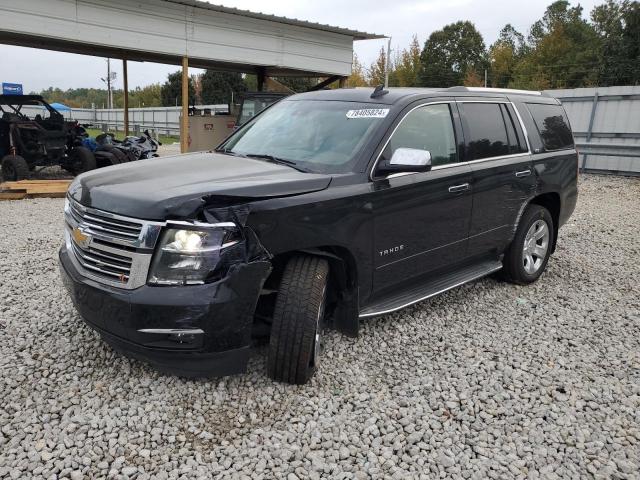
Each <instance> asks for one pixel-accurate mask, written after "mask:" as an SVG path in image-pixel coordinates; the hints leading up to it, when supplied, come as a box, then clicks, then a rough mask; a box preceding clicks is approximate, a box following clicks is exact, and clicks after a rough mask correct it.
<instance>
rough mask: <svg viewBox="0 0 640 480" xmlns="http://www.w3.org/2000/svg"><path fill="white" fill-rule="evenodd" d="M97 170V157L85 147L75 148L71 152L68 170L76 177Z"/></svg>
mask: <svg viewBox="0 0 640 480" xmlns="http://www.w3.org/2000/svg"><path fill="white" fill-rule="evenodd" d="M95 168H96V157H95V155H94V154H93V153H92V152H91V150H89V149H88V148H85V147H74V148H73V150H71V152H69V166H68V168H66V170H68V171H69V172H71V173H72V174H74V175H80V174H81V173H84V172H88V171H89V170H94V169H95Z"/></svg>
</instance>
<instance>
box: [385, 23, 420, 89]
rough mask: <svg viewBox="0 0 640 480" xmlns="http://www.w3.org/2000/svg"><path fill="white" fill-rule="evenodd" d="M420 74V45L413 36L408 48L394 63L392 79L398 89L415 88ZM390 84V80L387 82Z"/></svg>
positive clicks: (415, 36) (416, 37)
mask: <svg viewBox="0 0 640 480" xmlns="http://www.w3.org/2000/svg"><path fill="white" fill-rule="evenodd" d="M419 74H420V43H418V36H417V35H414V36H413V38H412V39H411V43H410V44H409V48H407V49H403V50H402V52H401V53H399V54H398V55H397V58H396V60H395V62H394V69H393V79H394V85H395V86H398V87H415V86H417V85H418V75H419ZM389 83H390V84H391V80H390V81H389Z"/></svg>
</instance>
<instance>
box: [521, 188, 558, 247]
mask: <svg viewBox="0 0 640 480" xmlns="http://www.w3.org/2000/svg"><path fill="white" fill-rule="evenodd" d="M529 203H533V204H536V205H540V206H541V207H544V208H546V209H547V210H549V213H550V214H551V218H552V219H553V245H552V246H551V251H552V252H554V251H555V250H556V243H557V241H558V228H559V227H558V224H559V222H560V195H558V194H557V193H554V192H551V193H543V194H542V195H538V196H537V197H535V198H534V199H533V200H531V202H529Z"/></svg>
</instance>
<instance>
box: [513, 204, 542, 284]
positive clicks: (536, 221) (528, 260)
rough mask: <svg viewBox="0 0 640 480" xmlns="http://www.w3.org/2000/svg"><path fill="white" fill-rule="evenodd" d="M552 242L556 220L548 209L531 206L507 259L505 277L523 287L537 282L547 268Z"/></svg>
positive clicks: (523, 217) (520, 225)
mask: <svg viewBox="0 0 640 480" xmlns="http://www.w3.org/2000/svg"><path fill="white" fill-rule="evenodd" d="M553 241H554V228H553V218H551V214H550V213H549V210H547V209H546V208H544V207H542V206H540V205H533V204H532V205H529V206H528V207H527V208H526V209H525V211H524V213H523V214H522V218H521V219H520V224H519V225H518V230H517V231H516V235H515V237H514V239H513V242H512V243H511V245H510V246H509V249H508V250H507V252H506V254H505V256H504V269H503V275H504V276H505V277H506V279H507V280H509V281H511V282H513V283H517V284H520V285H526V284H528V283H533V282H535V281H536V280H537V279H538V278H540V275H542V272H544V269H545V268H546V267H547V262H548V261H549V256H550V255H551V247H552V245H553Z"/></svg>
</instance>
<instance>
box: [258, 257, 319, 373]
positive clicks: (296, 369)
mask: <svg viewBox="0 0 640 480" xmlns="http://www.w3.org/2000/svg"><path fill="white" fill-rule="evenodd" d="M328 279H329V263H328V262H327V260H325V259H323V258H318V257H313V256H309V255H301V256H296V257H293V258H292V259H291V260H289V262H288V263H287V265H286V267H285V269H284V273H283V275H282V280H281V281H280V288H279V290H278V296H277V298H276V305H275V309H274V312H273V323H272V325H271V337H270V339H269V359H268V362H267V375H268V376H269V377H271V378H273V379H274V380H277V381H280V382H287V383H293V384H298V385H302V384H304V383H306V382H307V381H308V380H309V379H310V378H311V376H312V375H313V374H314V372H315V370H316V368H317V367H318V359H319V354H320V343H321V342H320V340H321V333H322V328H323V326H324V321H323V320H324V313H325V304H326V302H327V283H328Z"/></svg>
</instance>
